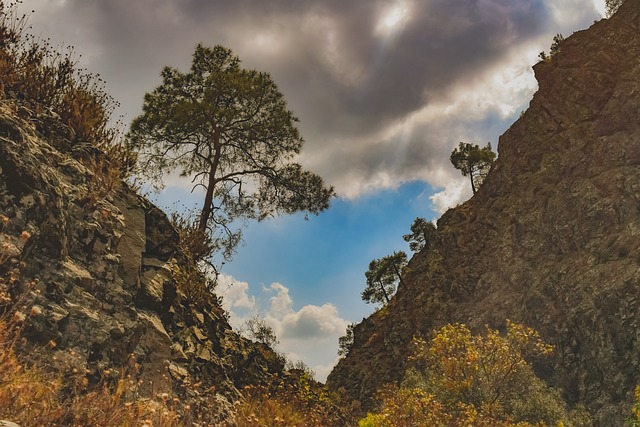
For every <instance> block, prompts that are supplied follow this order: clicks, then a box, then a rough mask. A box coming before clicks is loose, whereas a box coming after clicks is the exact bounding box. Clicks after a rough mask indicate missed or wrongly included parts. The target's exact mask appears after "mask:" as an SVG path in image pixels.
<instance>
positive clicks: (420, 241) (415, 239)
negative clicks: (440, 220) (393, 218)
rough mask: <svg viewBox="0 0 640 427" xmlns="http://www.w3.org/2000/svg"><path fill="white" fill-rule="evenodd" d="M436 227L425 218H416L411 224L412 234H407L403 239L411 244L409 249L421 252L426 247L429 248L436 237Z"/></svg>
mask: <svg viewBox="0 0 640 427" xmlns="http://www.w3.org/2000/svg"><path fill="white" fill-rule="evenodd" d="M435 234H436V226H435V225H434V224H433V223H432V222H431V221H427V220H426V219H424V218H416V219H415V220H414V221H413V224H411V234H405V235H404V236H402V238H403V239H404V240H405V242H408V243H409V249H411V251H413V252H420V251H421V250H422V249H424V248H425V247H429V245H430V243H431V241H432V240H433V238H434V237H435Z"/></svg>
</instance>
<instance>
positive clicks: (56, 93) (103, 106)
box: [0, 1, 137, 197]
mask: <svg viewBox="0 0 640 427" xmlns="http://www.w3.org/2000/svg"><path fill="white" fill-rule="evenodd" d="M19 3H20V2H4V1H0V98H6V99H11V100H14V101H16V102H18V103H20V105H21V106H22V107H23V108H24V109H26V110H25V111H29V114H31V115H32V119H34V122H35V123H36V127H37V128H38V130H39V131H40V132H42V133H43V134H44V135H45V136H49V134H50V133H51V132H54V131H57V132H62V134H63V135H57V136H58V137H59V138H50V139H51V141H52V142H54V143H57V144H58V147H57V148H58V149H61V150H65V151H67V152H69V153H71V154H73V155H74V156H75V157H76V158H78V159H79V160H80V161H82V162H83V163H84V164H85V165H86V166H88V167H89V168H90V170H91V171H92V172H94V174H95V175H96V179H95V182H94V183H93V188H94V190H96V191H99V192H103V193H105V192H106V191H109V190H113V189H114V188H115V187H116V186H117V185H118V184H119V182H120V180H121V179H124V178H128V177H129V176H130V175H131V174H132V173H133V168H134V166H135V164H136V159H137V155H136V153H135V152H134V151H133V150H131V149H130V147H129V146H128V144H127V143H125V141H124V139H123V135H122V132H121V131H120V125H119V124H118V123H116V124H113V125H112V124H111V117H112V114H113V112H114V110H115V108H116V107H117V106H118V103H117V102H116V101H115V100H114V99H113V98H112V97H111V96H110V95H109V94H108V93H107V92H106V90H105V88H104V81H103V80H102V79H101V78H100V76H98V75H93V74H90V73H87V72H86V71H85V70H81V69H79V68H78V67H77V60H76V59H75V53H74V51H73V49H71V48H68V49H65V50H61V49H55V48H54V47H53V46H51V45H50V43H49V41H48V40H39V39H37V38H35V37H33V36H31V35H29V34H27V33H26V23H27V20H28V16H26V15H18V14H17V5H18V4H19ZM51 120H54V121H59V122H60V123H62V124H63V126H64V127H65V129H66V130H62V131H61V130H56V126H54V125H52V123H51ZM103 195H104V194H102V195H99V197H101V196H103Z"/></svg>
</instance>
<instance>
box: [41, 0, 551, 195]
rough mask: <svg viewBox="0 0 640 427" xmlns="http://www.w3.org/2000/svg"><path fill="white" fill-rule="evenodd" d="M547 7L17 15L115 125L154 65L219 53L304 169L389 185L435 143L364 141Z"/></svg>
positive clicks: (163, 0)
mask: <svg viewBox="0 0 640 427" xmlns="http://www.w3.org/2000/svg"><path fill="white" fill-rule="evenodd" d="M549 1H550V0H413V1H411V0H398V1H397V2H393V1H388V0H359V1H355V0H352V1H345V0H326V1H317V0H315V1H312V0H281V1H264V0H233V1H231V0H229V1H211V0H182V1H175V0H136V1H131V0H101V1H100V0H97V1H91V2H87V1H86V0H66V1H57V2H52V1H47V0H33V3H32V4H33V6H31V3H30V6H29V7H33V8H35V9H36V13H35V14H34V15H33V16H32V19H31V21H32V23H33V24H34V28H36V27H37V28H38V31H39V32H40V33H42V34H46V35H51V36H53V37H54V40H55V41H57V42H60V43H65V44H73V45H76V46H77V50H78V51H79V52H81V53H83V54H85V57H86V63H87V65H88V66H89V67H90V69H91V70H92V71H97V72H100V73H101V74H102V75H103V76H104V77H105V79H106V80H107V82H108V85H109V86H108V87H109V89H110V92H111V93H112V94H113V95H114V97H115V98H116V99H118V100H119V101H121V102H122V104H123V108H122V112H123V113H126V114H127V116H126V117H125V121H128V120H130V119H132V118H133V117H134V116H135V115H136V114H137V113H138V111H139V109H140V106H141V103H142V97H143V95H144V93H145V92H147V91H150V90H151V89H153V87H154V86H155V85H157V84H158V82H159V73H160V70H161V68H162V67H163V66H165V65H171V66H176V67H178V68H181V69H186V68H187V67H188V66H189V62H190V56H191V53H192V52H193V48H194V46H195V44H196V43H198V42H203V43H205V44H207V45H215V44H223V45H225V46H227V47H230V48H231V49H233V50H234V52H235V53H236V54H237V55H238V56H239V57H240V58H241V59H242V61H243V63H244V65H245V66H247V67H251V68H257V69H260V70H264V71H268V72H270V73H271V74H272V76H273V78H274V80H275V81H276V83H277V84H278V85H279V86H280V88H281V89H282V91H283V92H284V94H285V97H286V99H287V100H288V102H289V105H290V108H291V109H292V110H293V111H294V112H295V113H296V115H297V116H298V117H299V118H300V119H301V124H300V128H301V131H302V133H303V136H304V137H305V139H306V140H307V146H306V147H305V152H304V153H305V154H304V155H305V157H304V158H305V159H306V160H307V162H308V164H310V165H312V166H313V167H314V168H315V169H316V170H317V171H319V172H320V173H323V174H328V175H326V176H327V179H328V180H329V181H330V182H332V183H340V182H342V181H345V180H347V178H346V177H347V175H349V176H351V177H352V179H356V180H357V179H370V178H371V177H373V176H376V174H377V175H380V174H382V175H384V174H387V175H388V176H390V177H391V178H390V179H391V180H393V176H394V174H396V173H398V171H403V170H404V171H406V170H407V168H414V167H417V166H416V165H415V164H416V163H418V162H419V163H420V164H421V165H424V164H425V163H427V162H428V159H438V162H440V161H441V160H442V159H446V155H440V154H442V153H440V151H441V150H442V149H443V147H442V144H443V143H442V142H441V140H439V139H437V138H435V137H433V136H432V137H430V138H425V137H424V136H421V135H419V133H418V132H419V131H420V130H421V129H419V128H416V129H414V131H413V132H409V135H405V136H404V140H398V141H395V140H393V139H392V140H387V141H384V140H378V139H379V138H383V137H382V136H379V135H376V133H378V134H383V133H384V132H383V131H384V129H385V128H386V127H387V126H390V125H392V124H393V123H397V122H398V121H399V120H402V119H403V118H404V117H406V116H407V115H410V114H411V113H413V112H415V111H418V110H420V109H422V108H424V107H425V106H427V105H429V104H430V103H432V102H434V101H437V100H438V99H441V98H442V97H443V96H445V95H446V94H447V93H448V92H449V91H451V90H452V89H453V88H456V87H459V86H461V85H465V84H467V82H468V80H469V79H471V78H472V77H474V76H478V75H481V74H482V73H483V72H486V70H487V69H488V68H489V67H491V66H494V65H495V64H496V63H500V62H501V61H502V60H503V58H504V57H505V55H507V54H509V53H510V52H512V51H513V50H514V49H517V48H518V47H519V46H520V45H521V44H523V43H525V42H527V40H529V39H531V38H534V37H536V36H538V35H540V34H541V33H542V32H543V31H546V28H547V26H548V23H549V20H550V12H549V11H548V9H547V7H546V6H545V4H546V3H548V2H549ZM394 5H398V6H399V7H400V6H403V7H404V10H405V11H406V16H405V17H404V18H403V19H401V20H400V21H401V25H399V26H398V27H397V28H395V29H393V31H391V30H389V31H387V33H385V32H384V31H381V30H380V29H379V27H380V22H381V19H383V17H384V14H385V13H389V10H392V9H393V7H394ZM454 126H455V124H454ZM428 130H429V132H430V133H431V134H434V133H439V132H440V131H441V130H440V126H438V125H437V124H432V125H431V127H430V128H429V129H428ZM393 138H396V139H397V138H398V137H397V136H394V137H393ZM400 139H402V138H400ZM432 141H433V142H432ZM398 147H401V148H402V149H401V150H400V151H398ZM446 150H449V147H446ZM445 154H446V153H445ZM430 167H431V166H430ZM354 168H355V169H354ZM402 179H406V177H404V178H402ZM338 190H339V191H340V188H338Z"/></svg>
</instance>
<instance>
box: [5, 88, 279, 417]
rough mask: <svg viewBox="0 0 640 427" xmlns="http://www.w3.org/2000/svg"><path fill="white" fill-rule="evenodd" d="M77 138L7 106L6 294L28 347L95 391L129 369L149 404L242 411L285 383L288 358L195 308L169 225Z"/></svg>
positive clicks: (53, 121)
mask: <svg viewBox="0 0 640 427" xmlns="http://www.w3.org/2000/svg"><path fill="white" fill-rule="evenodd" d="M70 132H71V131H70V130H69V129H68V128H66V127H65V126H64V125H62V124H61V122H60V120H59V118H58V117H57V115H56V114H55V113H54V112H51V111H47V110H42V109H40V108H38V107H37V106H35V107H34V106H33V105H31V104H28V103H24V102H20V101H16V100H9V99H5V100H0V246H1V251H0V285H2V289H0V290H8V292H9V293H10V294H11V296H12V297H13V299H14V300H19V301H20V304H21V305H22V306H23V307H26V310H28V311H26V312H24V313H22V314H23V315H24V316H26V319H25V320H24V328H23V333H24V337H25V338H26V339H27V341H26V344H25V345H24V346H22V348H23V349H26V350H27V351H29V350H30V349H31V350H37V351H45V352H47V355H48V356H47V360H48V361H49V362H50V364H51V365H52V366H53V367H54V368H55V369H57V370H59V371H61V372H63V373H65V374H67V373H68V374H70V375H71V374H72V373H74V374H77V373H81V374H84V373H86V377H87V378H88V380H89V381H90V382H92V383H99V382H104V381H109V380H110V379H115V380H117V378H118V376H119V375H121V372H122V369H123V368H124V369H126V372H128V373H129V374H132V375H134V377H135V378H136V379H137V380H138V387H137V391H136V392H137V393H139V394H140V395H141V396H145V395H147V396H148V395H151V394H152V393H156V394H157V393H160V392H172V393H177V395H179V396H180V395H184V394H188V395H189V397H190V398H192V399H195V398H197V397H198V396H200V395H201V396H206V395H207V394H209V396H208V397H211V394H215V395H217V396H214V397H215V398H219V399H220V401H221V402H224V401H227V400H229V401H230V400H233V399H234V398H236V397H237V396H238V389H239V388H241V387H243V386H244V385H246V384H250V383H257V382H260V381H261V380H263V379H265V378H266V377H267V376H268V375H269V374H271V373H276V372H278V373H280V372H282V369H283V361H282V358H281V357H278V356H277V355H276V354H274V353H273V352H272V351H271V350H269V349H268V348H267V347H266V346H264V345H260V344H254V343H252V342H250V341H248V340H245V339H243V338H241V337H240V336H238V335H237V334H236V333H235V332H233V331H232V330H231V327H230V326H229V324H228V322H227V319H226V317H225V313H224V311H223V310H222V309H221V307H220V306H219V304H217V303H216V301H212V302H210V303H203V304H199V305H197V306H195V305H193V304H189V303H187V301H186V296H185V295H184V294H182V293H181V291H180V288H179V287H178V286H176V280H175V277H174V274H173V271H174V269H173V267H174V266H175V265H176V263H179V262H181V253H180V251H179V247H178V244H177V235H176V232H175V230H174V229H173V227H172V225H171V223H170V221H169V220H168V219H167V217H166V215H165V214H164V213H163V212H162V211H161V210H159V209H158V208H157V207H155V206H154V205H152V204H151V203H150V202H148V201H147V200H146V199H144V198H143V197H141V196H139V195H138V194H137V193H136V192H135V191H133V190H131V189H130V188H129V187H128V186H127V185H126V184H124V183H115V184H114V183H113V182H112V183H111V184H112V187H113V188H111V189H107V188H105V185H106V182H105V181H104V180H101V179H98V178H99V177H97V176H96V174H97V173H99V172H100V171H99V170H98V171H96V170H95V169H94V170H93V171H92V170H91V168H87V167H86V166H85V165H87V164H91V162H90V161H89V162H88V161H87V159H90V158H91V156H100V155H101V154H100V153H99V152H96V151H95V149H92V148H91V147H83V146H82V145H78V144H76V145H73V146H72V144H71V143H70V141H71V139H72V135H71V134H70ZM82 159H84V161H82V162H81V161H79V160H82ZM0 294H2V293H1V292H0ZM5 296H6V294H5ZM10 299H11V298H10ZM7 302H8V301H7V300H3V299H1V298H0V315H2V313H4V312H5V310H7ZM113 376H115V378H110V377H113ZM187 384H191V385H190V386H189V387H182V385H187ZM194 384H198V385H197V386H194ZM219 408H220V410H221V411H223V412H224V408H225V405H224V404H221V405H219ZM225 416H226V414H224V413H221V419H224V417H225Z"/></svg>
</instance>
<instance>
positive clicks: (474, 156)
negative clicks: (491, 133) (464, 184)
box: [449, 142, 496, 194]
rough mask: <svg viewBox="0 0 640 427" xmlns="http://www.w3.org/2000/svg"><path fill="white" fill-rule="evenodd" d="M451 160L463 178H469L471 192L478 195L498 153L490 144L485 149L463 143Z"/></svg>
mask: <svg viewBox="0 0 640 427" xmlns="http://www.w3.org/2000/svg"><path fill="white" fill-rule="evenodd" d="M449 159H450V160H451V163H452V164H453V166H454V167H455V168H456V169H458V170H459V171H460V172H461V173H462V175H463V176H468V177H469V180H470V181H471V190H472V191H473V194H476V191H477V190H478V188H479V187H480V185H482V182H483V181H484V179H485V178H486V177H487V174H488V173H489V169H491V165H492V164H493V162H494V161H495V159H496V153H495V152H494V151H493V150H492V149H491V143H490V142H488V143H487V145H486V146H485V147H483V148H480V146H478V145H477V144H469V143H467V142H461V143H460V144H459V145H458V148H456V149H455V150H453V152H452V153H451V157H450V158H449Z"/></svg>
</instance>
